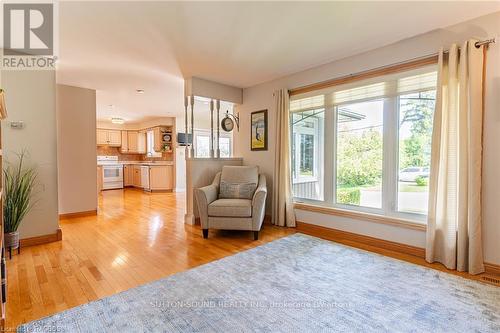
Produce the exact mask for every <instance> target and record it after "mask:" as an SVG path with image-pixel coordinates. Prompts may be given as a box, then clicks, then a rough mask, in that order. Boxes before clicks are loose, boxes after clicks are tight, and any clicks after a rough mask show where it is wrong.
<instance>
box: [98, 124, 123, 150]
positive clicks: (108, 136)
mask: <svg viewBox="0 0 500 333" xmlns="http://www.w3.org/2000/svg"><path fill="white" fill-rule="evenodd" d="M96 134H97V145H98V146H112V147H120V146H121V145H122V135H121V131H118V130H107V129H101V128H98V129H97V131H96Z"/></svg>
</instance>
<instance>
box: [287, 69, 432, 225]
mask: <svg viewBox="0 0 500 333" xmlns="http://www.w3.org/2000/svg"><path fill="white" fill-rule="evenodd" d="M435 87H436V72H435V68H434V67H433V66H431V67H427V68H419V69H416V70H412V71H407V72H402V73H398V74H391V75H390V76H386V77H379V78H375V79H370V81H365V82H358V83H350V84H349V85H344V86H337V87H333V88H326V89H324V90H322V91H318V92H316V93H314V92H313V93H311V92H309V93H308V95H305V96H304V95H302V96H293V97H292V101H291V102H290V112H291V141H292V142H291V147H290V149H291V165H292V184H293V193H294V196H295V198H296V200H297V201H306V202H307V201H314V203H315V204H320V205H325V206H332V207H338V208H342V209H350V210H357V211H364V212H369V213H375V214H380V215H388V216H396V217H403V218H407V219H413V220H420V221H424V220H425V215H426V214H427V201H428V184H429V176H430V172H431V170H430V156H431V139H432V125H433V124H432V122H433V117H434V107H435Z"/></svg>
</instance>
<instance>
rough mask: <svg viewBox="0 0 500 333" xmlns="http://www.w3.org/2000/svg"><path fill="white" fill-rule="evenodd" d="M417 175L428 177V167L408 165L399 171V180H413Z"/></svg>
mask: <svg viewBox="0 0 500 333" xmlns="http://www.w3.org/2000/svg"><path fill="white" fill-rule="evenodd" d="M418 177H423V178H428V177H429V167H408V168H405V169H403V170H401V171H400V172H399V181H401V182H414V181H416V179H417V178H418Z"/></svg>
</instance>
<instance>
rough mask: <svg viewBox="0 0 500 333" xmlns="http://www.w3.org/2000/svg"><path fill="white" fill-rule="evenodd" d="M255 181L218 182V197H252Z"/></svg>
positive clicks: (255, 185) (255, 186)
mask: <svg viewBox="0 0 500 333" xmlns="http://www.w3.org/2000/svg"><path fill="white" fill-rule="evenodd" d="M256 189H257V184H256V183H230V182H226V181H223V180H222V181H221V182H220V190H219V199H252V197H253V194H254V192H255V190H256Z"/></svg>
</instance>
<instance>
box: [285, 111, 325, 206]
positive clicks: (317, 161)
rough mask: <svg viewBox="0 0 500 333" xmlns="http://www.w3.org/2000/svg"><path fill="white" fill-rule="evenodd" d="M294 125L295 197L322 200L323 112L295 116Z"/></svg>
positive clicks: (301, 113) (293, 184)
mask: <svg viewBox="0 0 500 333" xmlns="http://www.w3.org/2000/svg"><path fill="white" fill-rule="evenodd" d="M291 122H292V126H291V127H292V134H291V137H292V151H291V160H292V186H293V194H294V196H295V197H299V198H304V199H312V200H323V186H324V182H323V170H324V169H323V150H324V148H323V136H324V134H323V129H324V110H323V109H318V110H310V111H303V112H295V113H292V116H291Z"/></svg>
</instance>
